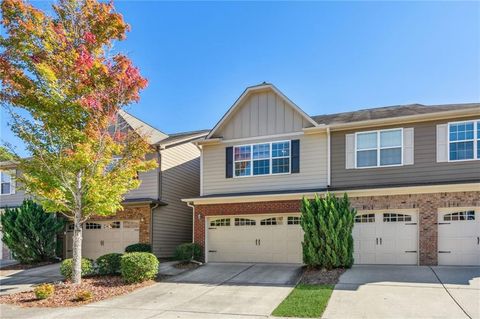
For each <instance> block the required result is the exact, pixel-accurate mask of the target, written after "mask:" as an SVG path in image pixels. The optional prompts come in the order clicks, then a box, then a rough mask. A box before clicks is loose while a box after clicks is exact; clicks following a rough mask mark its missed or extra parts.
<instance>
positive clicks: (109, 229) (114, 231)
mask: <svg viewBox="0 0 480 319" xmlns="http://www.w3.org/2000/svg"><path fill="white" fill-rule="evenodd" d="M139 230H140V223H139V221H138V220H124V221H120V220H112V221H90V222H87V223H85V224H84V225H83V242H82V250H83V251H82V255H83V256H84V257H86V258H91V259H96V258H98V257H100V256H102V255H105V254H108V253H123V252H125V247H127V246H128V245H131V244H136V243H138V241H139ZM72 234H73V228H72V227H69V230H68V232H67V256H68V257H71V256H72Z"/></svg>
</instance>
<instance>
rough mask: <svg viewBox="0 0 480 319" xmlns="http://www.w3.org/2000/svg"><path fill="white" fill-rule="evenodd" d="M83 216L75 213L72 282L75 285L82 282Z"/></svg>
mask: <svg viewBox="0 0 480 319" xmlns="http://www.w3.org/2000/svg"><path fill="white" fill-rule="evenodd" d="M80 218H81V214H80V213H78V212H77V213H75V217H74V220H73V225H74V226H73V265H72V266H73V273H72V281H73V283H74V284H80V283H81V282H82V224H81V223H80Z"/></svg>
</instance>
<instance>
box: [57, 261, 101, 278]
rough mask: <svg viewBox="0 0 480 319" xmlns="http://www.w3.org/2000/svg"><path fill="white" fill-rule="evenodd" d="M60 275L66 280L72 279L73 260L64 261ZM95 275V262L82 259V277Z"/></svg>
mask: <svg viewBox="0 0 480 319" xmlns="http://www.w3.org/2000/svg"><path fill="white" fill-rule="evenodd" d="M60 273H61V274H62V276H63V277H65V278H66V279H72V275H73V259H72V258H68V259H65V260H64V261H62V264H61V265H60ZM93 273H94V268H93V262H92V261H91V260H90V259H87V258H82V277H83V276H88V275H92V274H93Z"/></svg>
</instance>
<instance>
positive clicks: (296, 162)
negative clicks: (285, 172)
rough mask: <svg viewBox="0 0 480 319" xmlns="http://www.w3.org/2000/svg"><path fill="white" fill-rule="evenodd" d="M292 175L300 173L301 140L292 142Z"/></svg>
mask: <svg viewBox="0 0 480 319" xmlns="http://www.w3.org/2000/svg"><path fill="white" fill-rule="evenodd" d="M291 145H292V173H300V140H292V141H291Z"/></svg>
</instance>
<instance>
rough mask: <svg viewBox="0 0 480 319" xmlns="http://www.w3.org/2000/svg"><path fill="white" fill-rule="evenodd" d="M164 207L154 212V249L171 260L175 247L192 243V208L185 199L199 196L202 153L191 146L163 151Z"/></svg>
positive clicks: (156, 252)
mask: <svg viewBox="0 0 480 319" xmlns="http://www.w3.org/2000/svg"><path fill="white" fill-rule="evenodd" d="M161 163H162V164H161V169H162V173H161V174H162V188H161V189H162V192H161V198H160V199H161V200H162V201H164V202H166V203H167V206H161V207H159V208H157V209H155V210H154V212H153V226H152V227H153V240H152V242H153V250H154V253H155V255H157V256H159V257H171V256H173V252H174V250H175V247H176V246H178V245H179V244H182V243H186V242H191V241H192V209H191V208H190V207H188V206H187V204H186V203H184V202H182V201H181V199H182V198H190V197H196V196H199V193H200V151H199V150H198V148H197V147H196V146H195V145H193V144H192V143H186V144H181V145H178V146H175V147H171V148H167V149H165V150H162V151H161Z"/></svg>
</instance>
